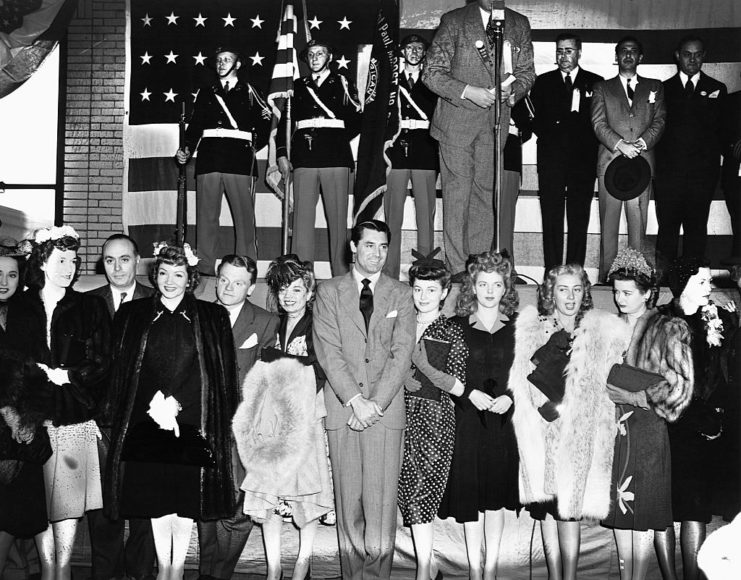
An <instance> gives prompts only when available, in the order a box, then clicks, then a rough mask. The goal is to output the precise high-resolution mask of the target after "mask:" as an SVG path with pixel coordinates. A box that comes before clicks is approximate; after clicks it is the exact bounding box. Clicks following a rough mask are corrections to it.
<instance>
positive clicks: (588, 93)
mask: <svg viewBox="0 0 741 580" xmlns="http://www.w3.org/2000/svg"><path fill="white" fill-rule="evenodd" d="M592 94H593V91H584V98H586V99H591V98H592Z"/></svg>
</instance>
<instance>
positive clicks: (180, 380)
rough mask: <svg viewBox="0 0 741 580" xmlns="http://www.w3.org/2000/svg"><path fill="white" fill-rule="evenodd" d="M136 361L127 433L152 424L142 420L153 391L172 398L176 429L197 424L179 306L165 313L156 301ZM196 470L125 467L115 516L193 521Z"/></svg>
mask: <svg viewBox="0 0 741 580" xmlns="http://www.w3.org/2000/svg"><path fill="white" fill-rule="evenodd" d="M156 312H157V313H156V315H155V320H154V322H153V323H152V327H151V329H150V331H149V336H148V339H147V346H146V348H145V350H144V358H143V360H142V367H141V374H140V377H141V378H140V381H139V388H138V390H137V394H136V399H135V401H134V408H133V410H132V413H131V421H130V428H133V427H135V426H136V425H137V424H138V423H141V422H153V420H152V419H151V418H150V417H149V415H147V410H148V409H149V402H150V401H151V400H152V397H154V395H155V393H156V392H157V391H162V393H163V394H164V395H165V396H166V397H167V396H169V395H172V396H173V397H175V398H176V399H177V401H178V402H179V403H180V405H181V407H182V409H181V411H180V413H179V414H178V416H177V422H178V424H179V425H184V424H186V425H194V426H198V425H200V416H201V401H200V392H201V389H200V370H199V365H198V354H197V352H196V344H195V337H194V335H193V328H192V324H191V321H190V320H189V319H188V317H187V316H186V311H185V301H184V300H183V301H182V302H181V303H180V304H179V305H178V307H177V308H176V309H175V310H174V311H172V312H170V311H169V310H168V309H167V308H165V306H164V305H162V303H161V302H159V301H158V306H157V310H156ZM200 474H201V468H200V467H197V466H193V465H175V464H164V463H141V462H137V461H127V462H125V468H124V477H123V486H122V492H121V513H122V514H123V515H124V516H125V517H140V518H156V517H160V516H163V515H166V514H171V513H176V514H178V515H179V516H181V517H188V518H193V519H197V518H198V517H199V514H200Z"/></svg>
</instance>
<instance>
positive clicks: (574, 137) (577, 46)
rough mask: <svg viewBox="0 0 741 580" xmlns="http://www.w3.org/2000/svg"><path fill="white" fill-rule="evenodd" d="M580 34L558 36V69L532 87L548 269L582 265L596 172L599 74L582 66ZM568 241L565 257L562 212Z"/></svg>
mask: <svg viewBox="0 0 741 580" xmlns="http://www.w3.org/2000/svg"><path fill="white" fill-rule="evenodd" d="M580 58H581V39H580V38H579V37H578V36H577V35H576V34H573V33H569V32H565V33H563V34H560V35H559V36H558V37H557V38H556V64H557V65H558V68H557V69H556V70H553V71H550V72H547V73H545V74H542V75H540V76H539V77H538V78H537V79H536V81H535V84H534V85H533V90H532V91H531V92H530V99H531V100H532V102H533V108H534V109H535V118H534V120H533V130H534V131H535V134H536V135H537V136H538V189H539V194H540V214H541V217H542V220H543V258H544V262H545V271H546V272H548V270H550V269H551V268H552V267H553V266H558V265H560V264H574V263H576V264H581V265H582V266H583V265H584V258H585V256H586V253H587V228H588V227H589V213H590V209H591V205H592V198H593V197H594V181H595V178H596V177H597V146H598V145H599V143H598V142H597V138H596V137H595V136H594V129H592V111H591V110H592V94H593V91H594V85H595V84H596V83H598V82H599V81H601V80H604V79H603V78H602V77H601V76H599V75H596V74H594V73H591V72H589V71H588V70H584V69H583V68H581V67H580V66H579V59H580ZM564 207H565V209H566V220H567V223H568V242H567V245H566V261H564V256H563V215H564Z"/></svg>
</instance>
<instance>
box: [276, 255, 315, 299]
mask: <svg viewBox="0 0 741 580" xmlns="http://www.w3.org/2000/svg"><path fill="white" fill-rule="evenodd" d="M296 280H301V281H303V283H304V287H305V288H306V290H307V291H308V292H310V293H311V296H310V297H309V300H308V302H307V304H306V307H307V308H311V307H312V306H313V305H314V296H315V291H316V278H315V277H314V266H313V264H312V263H311V262H304V261H302V260H300V259H299V257H298V256H297V255H296V254H286V255H285V256H280V257H278V258H276V259H275V260H273V261H272V262H270V265H269V266H268V271H267V272H266V273H265V283H266V284H267V285H268V289H269V290H270V302H271V306H273V307H277V308H278V309H280V300H278V294H279V293H280V291H281V290H283V289H284V288H287V287H288V286H290V285H291V284H293V283H294V282H295V281H296Z"/></svg>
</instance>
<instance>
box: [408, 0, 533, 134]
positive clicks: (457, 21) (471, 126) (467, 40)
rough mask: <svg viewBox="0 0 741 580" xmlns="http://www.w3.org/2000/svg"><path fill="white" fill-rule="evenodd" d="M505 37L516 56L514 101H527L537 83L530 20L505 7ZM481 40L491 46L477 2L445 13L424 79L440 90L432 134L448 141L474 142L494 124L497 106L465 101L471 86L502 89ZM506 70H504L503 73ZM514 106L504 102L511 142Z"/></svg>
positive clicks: (503, 124)
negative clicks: (465, 92)
mask: <svg viewBox="0 0 741 580" xmlns="http://www.w3.org/2000/svg"><path fill="white" fill-rule="evenodd" d="M504 40H505V42H509V44H510V46H511V54H512V74H514V76H515V78H516V80H515V82H514V83H513V84H512V85H511V88H512V93H513V94H514V99H515V101H518V100H520V99H522V98H523V97H524V96H525V95H526V94H527V92H528V91H529V90H530V88H531V87H532V86H533V83H534V82H535V67H534V65H533V43H532V40H531V38H530V22H529V21H528V19H527V18H526V17H525V16H523V15H522V14H519V13H518V12H515V11H513V10H510V9H509V8H506V9H505V25H504ZM476 41H481V42H483V43H484V46H485V47H488V43H487V39H486V30H485V29H484V25H483V23H482V20H481V12H480V10H479V6H478V4H477V3H475V2H474V3H471V4H469V5H468V6H465V7H463V8H458V9H456V10H452V11H450V12H448V13H446V14H443V16H442V18H441V19H440V26H439V28H438V29H437V33H436V34H435V38H434V39H433V41H432V45H431V46H430V49H429V50H428V51H427V60H426V65H425V69H424V72H423V75H422V79H423V81H424V83H425V84H426V85H427V86H428V87H430V89H432V90H433V91H434V92H435V93H437V94H438V95H439V96H440V97H442V98H441V99H439V100H438V103H437V108H436V109H435V116H434V117H433V120H432V126H431V128H430V134H431V135H432V136H433V137H434V138H435V139H437V140H438V141H441V142H443V143H451V144H455V145H459V146H465V145H468V144H470V143H471V142H473V140H474V139H475V138H476V135H478V134H479V133H480V132H481V130H482V128H486V127H488V128H491V129H493V128H494V108H493V107H492V108H491V109H482V108H481V107H479V106H477V105H475V104H473V103H472V102H471V101H469V100H468V99H462V98H461V95H462V94H463V89H465V88H466V85H473V86H479V87H499V85H500V83H499V82H498V81H497V80H495V79H494V65H493V59H492V58H491V57H490V58H489V59H488V61H485V60H484V59H483V58H482V57H481V55H480V54H479V52H478V50H476ZM502 72H504V71H502ZM509 117H510V109H509V106H507V105H503V106H502V119H501V125H500V126H501V127H502V130H503V131H504V133H503V135H504V137H505V139H502V146H504V142H505V140H506V135H507V131H508V130H509Z"/></svg>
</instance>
